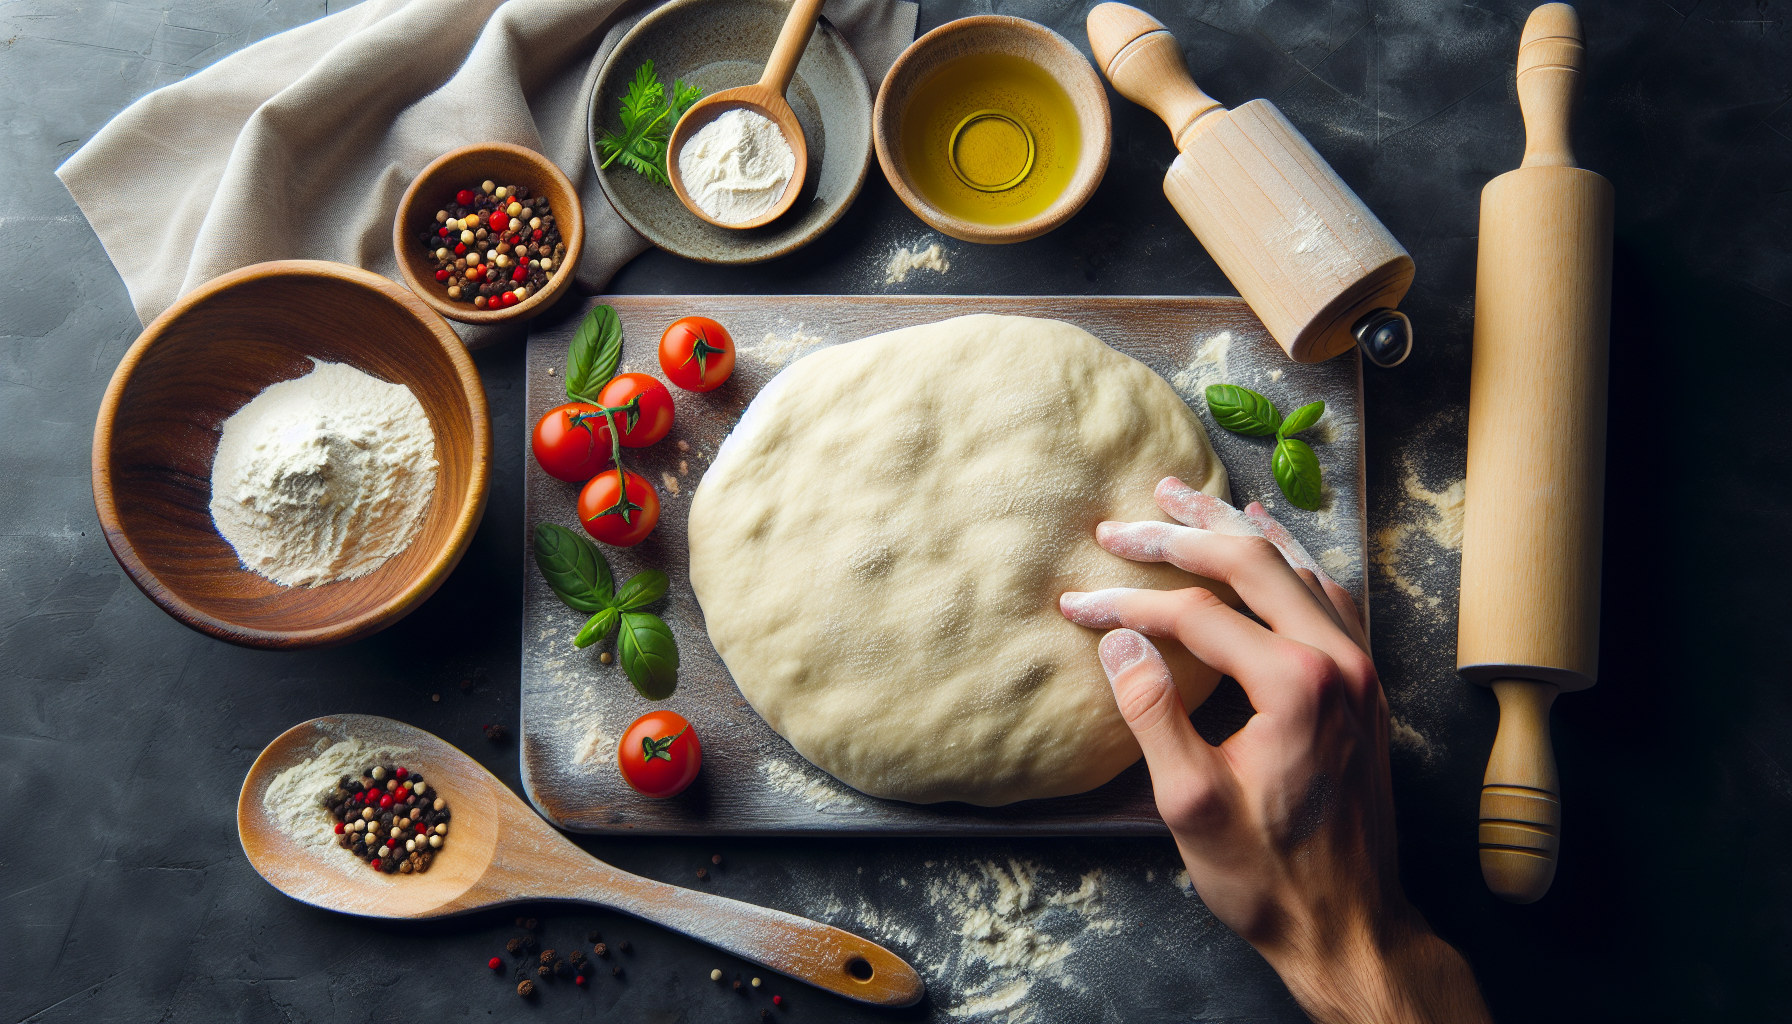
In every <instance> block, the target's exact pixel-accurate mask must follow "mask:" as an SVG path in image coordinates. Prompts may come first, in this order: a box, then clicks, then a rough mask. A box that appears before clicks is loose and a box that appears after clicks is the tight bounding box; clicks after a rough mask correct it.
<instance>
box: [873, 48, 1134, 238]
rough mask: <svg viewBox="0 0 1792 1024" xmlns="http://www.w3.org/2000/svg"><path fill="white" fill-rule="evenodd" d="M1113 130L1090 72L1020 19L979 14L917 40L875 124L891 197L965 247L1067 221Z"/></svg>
mask: <svg viewBox="0 0 1792 1024" xmlns="http://www.w3.org/2000/svg"><path fill="white" fill-rule="evenodd" d="M1111 130H1112V125H1111V122H1110V120H1109V116H1108V101H1107V95H1106V93H1105V92H1104V91H1103V90H1102V86H1101V77H1100V76H1099V75H1097V74H1096V72H1095V68H1094V67H1093V66H1092V65H1090V63H1089V61H1088V58H1086V57H1084V56H1083V55H1082V54H1081V53H1079V52H1078V51H1077V48H1076V47H1075V46H1072V45H1071V43H1070V41H1069V40H1068V39H1065V38H1064V37H1063V36H1061V35H1059V34H1057V33H1056V32H1053V31H1052V30H1051V29H1049V28H1046V27H1045V26H1043V25H1039V24H1036V23H1034V22H1031V21H1027V20H1025V19H1024V18H1010V17H1005V16H1002V15H980V16H978V17H974V18H961V19H959V20H958V21H953V22H948V23H947V24H944V25H941V26H940V27H939V28H936V29H934V30H933V31H932V32H929V33H927V34H926V35H924V36H922V37H921V38H919V39H917V40H915V42H914V44H913V45H911V46H910V47H909V48H908V49H907V50H905V51H903V54H902V56H901V57H900V58H898V59H897V61H896V64H895V66H893V67H892V68H890V73H889V74H887V75H885V76H884V82H883V86H882V87H881V88H879V89H878V92H877V106H876V109H875V110H874V111H873V113H872V137H873V139H874V140H875V141H876V143H877V162H878V163H879V164H880V165H881V166H882V167H883V169H884V176H885V177H886V178H888V179H890V186H891V187H892V188H894V189H895V190H896V194H897V195H898V196H900V197H901V198H902V201H903V202H904V203H905V204H907V205H908V208H909V209H911V210H913V211H915V214H916V215H917V216H919V217H920V218H921V219H922V220H924V221H926V222H927V223H928V224H930V225H932V226H933V227H934V228H936V229H937V230H939V231H943V232H945V233H946V234H948V235H951V236H952V237H953V238H957V239H960V240H963V241H966V242H995V243H1001V242H1024V241H1026V240H1027V239H1029V238H1037V237H1038V236H1040V235H1043V234H1045V233H1046V232H1047V231H1050V230H1052V229H1053V228H1055V227H1057V226H1058V225H1060V224H1062V223H1064V222H1065V221H1066V220H1069V219H1070V216H1071V215H1072V214H1074V213H1076V211H1077V210H1079V209H1081V208H1082V205H1083V204H1084V203H1085V202H1087V201H1088V199H1089V196H1090V195H1092V194H1093V193H1094V192H1095V186H1096V185H1098V184H1100V182H1101V175H1102V173H1103V172H1104V171H1106V170H1107V166H1108V146H1109V138H1110V134H1111Z"/></svg>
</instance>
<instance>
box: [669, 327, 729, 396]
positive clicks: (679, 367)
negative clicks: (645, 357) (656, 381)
mask: <svg viewBox="0 0 1792 1024" xmlns="http://www.w3.org/2000/svg"><path fill="white" fill-rule="evenodd" d="M660 369H662V370H664V371H666V379H667V380H669V381H671V382H672V383H674V384H676V385H678V386H679V387H681V388H683V389H685V390H686V391H714V390H715V389H716V388H719V387H721V386H722V384H723V383H724V382H726V381H727V380H728V375H729V374H731V373H733V372H734V339H733V338H731V337H729V336H728V329H727V328H726V327H723V326H722V325H721V324H718V323H716V322H715V321H714V320H711V319H710V318H708V317H706V316H687V317H685V318H684V319H682V320H674V321H672V326H670V327H668V328H666V333H664V334H662V335H660Z"/></svg>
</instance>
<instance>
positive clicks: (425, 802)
mask: <svg viewBox="0 0 1792 1024" xmlns="http://www.w3.org/2000/svg"><path fill="white" fill-rule="evenodd" d="M327 804H328V806H329V808H330V817H331V818H333V819H335V831H336V845H338V846H340V847H342V848H343V849H345V850H348V851H349V852H351V853H353V854H354V855H355V856H357V857H359V858H361V859H362V860H364V861H366V862H367V863H368V864H369V865H370V866H371V867H372V868H373V869H374V870H375V871H383V872H385V873H386V874H388V875H391V874H405V875H409V874H420V873H422V872H424V871H428V870H429V864H430V861H432V860H434V859H435V855H436V854H438V853H440V852H441V850H442V847H443V845H444V844H446V843H447V842H448V821H449V818H450V817H452V815H451V813H450V812H449V810H448V801H447V800H446V799H445V798H444V797H442V796H441V795H440V794H439V793H437V792H436V791H435V790H434V789H432V788H431V787H430V785H429V783H427V782H425V781H423V776H422V775H420V774H418V773H416V772H413V771H411V770H410V769H408V768H405V767H402V766H394V765H384V764H376V765H372V766H370V767H368V768H364V769H362V771H361V777H360V778H358V779H357V778H353V777H351V776H348V775H344V776H343V777H342V781H340V782H338V783H337V784H336V788H335V789H333V790H331V791H330V798H329V800H328V801H327Z"/></svg>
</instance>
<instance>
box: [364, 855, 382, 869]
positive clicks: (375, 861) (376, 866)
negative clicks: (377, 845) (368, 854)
mask: <svg viewBox="0 0 1792 1024" xmlns="http://www.w3.org/2000/svg"><path fill="white" fill-rule="evenodd" d="M367 866H368V867H370V868H372V869H373V870H375V871H380V870H382V868H381V867H380V859H379V858H378V857H375V858H373V859H372V860H370V861H368V862H367Z"/></svg>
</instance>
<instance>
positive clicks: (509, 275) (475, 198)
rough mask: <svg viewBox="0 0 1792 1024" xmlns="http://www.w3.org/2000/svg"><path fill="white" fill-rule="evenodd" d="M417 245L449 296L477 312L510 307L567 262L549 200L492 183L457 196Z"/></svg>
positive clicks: (438, 213)
mask: <svg viewBox="0 0 1792 1024" xmlns="http://www.w3.org/2000/svg"><path fill="white" fill-rule="evenodd" d="M419 241H420V242H421V243H422V245H423V248H424V251H426V252H427V253H428V254H429V257H430V260H431V262H433V263H434V264H435V275H436V280H437V281H438V282H440V283H441V284H442V286H443V287H444V288H446V289H447V291H448V297H449V298H450V299H453V300H454V301H456V302H470V303H472V304H473V305H474V306H476V307H478V308H479V309H503V308H505V307H506V306H514V305H516V304H517V303H519V302H521V301H523V300H524V299H526V298H528V297H529V296H531V295H533V294H535V293H536V292H538V291H540V290H541V289H543V288H545V287H547V283H548V279H549V278H551V277H553V275H554V274H555V272H556V269H557V268H558V267H559V266H560V265H561V263H562V261H563V260H564V259H565V258H566V243H565V242H564V241H562V240H561V238H560V226H559V225H558V224H557V223H556V222H555V220H554V214H553V212H552V210H550V209H549V206H548V200H547V197H546V196H536V197H535V198H533V199H531V198H530V197H529V189H528V187H527V186H524V185H498V184H495V183H493V182H491V181H485V182H481V183H480V184H479V186H478V187H476V188H463V189H461V190H460V191H459V192H457V193H455V194H454V195H453V196H452V197H451V201H450V202H449V203H448V204H447V205H445V206H443V207H442V209H440V210H437V211H436V222H435V225H434V226H433V227H432V228H430V229H428V230H425V231H423V232H421V233H420V235H419Z"/></svg>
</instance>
